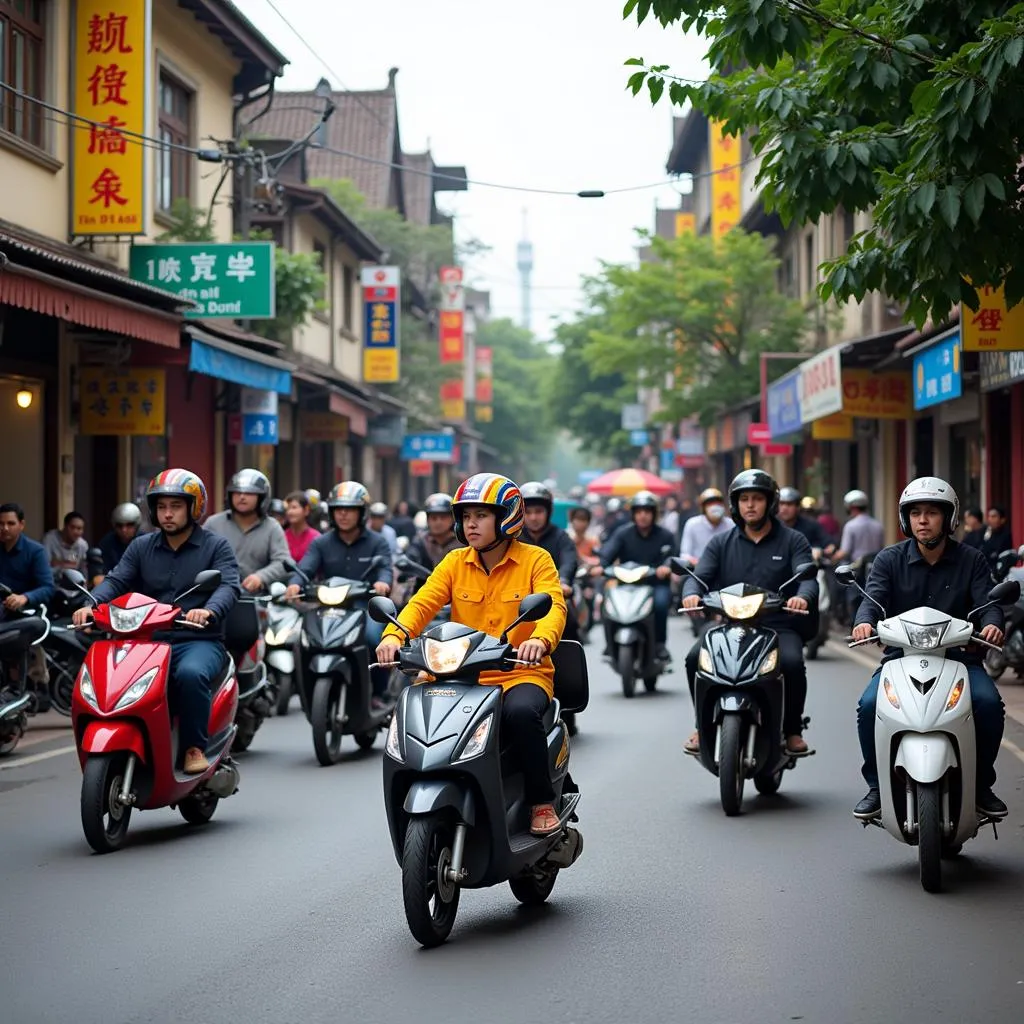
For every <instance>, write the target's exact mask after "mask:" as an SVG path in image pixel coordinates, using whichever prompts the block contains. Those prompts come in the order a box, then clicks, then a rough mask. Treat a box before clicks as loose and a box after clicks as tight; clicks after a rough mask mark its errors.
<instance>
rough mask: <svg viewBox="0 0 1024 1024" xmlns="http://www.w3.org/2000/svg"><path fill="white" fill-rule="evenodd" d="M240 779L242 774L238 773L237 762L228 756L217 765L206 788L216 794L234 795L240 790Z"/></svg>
mask: <svg viewBox="0 0 1024 1024" xmlns="http://www.w3.org/2000/svg"><path fill="white" fill-rule="evenodd" d="M240 780H241V776H240V775H239V774H238V769H237V768H236V767H235V762H234V761H232V760H231V758H228V757H226V758H225V759H224V760H223V761H221V763H220V764H219V765H217V770H216V771H215V772H214V773H213V775H211V776H210V778H209V779H207V781H206V788H207V789H209V790H210V792H211V793H213V794H214V795H215V796H219V797H225V796H232V795H234V794H235V793H237V792H238V783H239V781H240Z"/></svg>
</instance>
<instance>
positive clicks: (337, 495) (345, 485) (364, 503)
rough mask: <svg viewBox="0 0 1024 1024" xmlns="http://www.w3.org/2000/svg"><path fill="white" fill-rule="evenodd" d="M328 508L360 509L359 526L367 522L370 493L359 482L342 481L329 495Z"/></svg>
mask: <svg viewBox="0 0 1024 1024" xmlns="http://www.w3.org/2000/svg"><path fill="white" fill-rule="evenodd" d="M327 507H328V508H329V509H336V508H357V509H359V524H360V525H362V524H363V522H364V521H365V520H366V511H367V509H368V508H369V507H370V492H369V491H368V490H367V489H366V488H365V487H364V486H363V485H362V484H361V483H360V482H359V481H358V480H342V482H341V483H340V484H335V485H334V486H333V487H332V488H331V493H330V494H329V495H327Z"/></svg>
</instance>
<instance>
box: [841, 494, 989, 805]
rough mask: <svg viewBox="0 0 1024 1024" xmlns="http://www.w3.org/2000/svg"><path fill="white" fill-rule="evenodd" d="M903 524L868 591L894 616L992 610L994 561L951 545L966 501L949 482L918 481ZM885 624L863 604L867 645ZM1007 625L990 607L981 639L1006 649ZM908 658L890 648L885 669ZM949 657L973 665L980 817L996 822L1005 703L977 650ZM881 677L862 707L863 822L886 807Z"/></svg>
mask: <svg viewBox="0 0 1024 1024" xmlns="http://www.w3.org/2000/svg"><path fill="white" fill-rule="evenodd" d="M899 517H900V529H902V531H903V534H904V536H906V537H907V538H908V539H907V540H904V541H901V542H900V543H898V544H893V545H890V546H889V547H887V548H885V549H884V550H883V551H881V552H880V553H879V555H878V557H877V558H876V559H875V561H874V565H873V566H872V567H871V575H870V576H869V577H868V582H867V586H866V587H865V590H866V591H867V593H868V594H869V595H870V596H871V597H872V598H873V599H874V600H875V601H877V602H878V603H879V604H880V605H881V606H882V607H883V608H884V609H885V613H886V615H887V616H895V615H902V614H903V613H904V612H906V611H909V610H910V609H911V608H919V607H921V606H927V607H929V608H934V609H935V611H937V612H940V613H941V614H943V615H950V616H953V617H954V618H957V619H966V618H967V615H968V613H969V612H970V611H971V610H972V609H974V608H977V607H979V606H980V605H982V604H988V592H989V589H990V588H991V586H992V580H991V578H990V576H989V567H988V562H987V560H986V559H985V556H984V555H983V554H982V553H981V552H980V551H977V550H975V549H974V548H971V547H968V546H967V545H966V544H959V543H957V542H956V541H955V540H953V539H952V537H953V532H954V531H955V530H956V528H957V525H958V523H959V520H960V501H959V499H958V498H957V496H956V492H955V491H954V490H953V488H952V487H950V485H949V484H948V483H946V481H945V480H940V479H938V478H937V477H919V478H918V479H916V480H912V481H911V482H910V483H909V484H907V486H906V488H905V489H904V491H903V493H902V494H901V495H900V506H899ZM881 617H882V613H881V612H880V611H879V609H878V608H877V607H876V606H875V604H874V603H873V602H872V601H862V602H861V606H860V610H859V611H858V612H857V622H856V625H854V627H853V638H854V639H855V640H866V639H867V638H868V637H870V636H872V635H873V634H874V632H875V624H876V623H877V622H878V620H879V619H880V618H881ZM1002 625H1003V612H1002V609H1001V608H1000V607H999V605H993V606H992V607H991V608H988V609H987V610H986V611H985V612H984V613H983V614H982V615H981V617H980V621H979V622H978V628H979V629H980V631H981V637H982V639H984V640H987V641H988V642H989V643H991V644H1001V643H1002V642H1003V630H1002ZM901 655H902V651H900V650H898V649H895V648H891V647H890V648H886V650H885V655H884V657H883V658H882V663H883V664H884V663H885V662H886V661H888V660H890V659H891V658H898V657H900V656H901ZM946 657H947V658H950V659H952V660H955V661H960V662H962V663H963V664H964V665H965V666H966V668H967V678H968V680H969V682H970V687H971V705H972V706H973V708H974V724H975V730H976V732H977V737H978V776H977V780H978V781H977V786H976V793H975V799H976V802H977V806H978V810H980V811H982V812H983V813H985V814H987V815H989V816H990V817H1002V816H1003V815H1005V814H1006V804H1004V803H1003V801H1002V800H1000V799H999V797H997V796H996V795H995V794H994V793H993V792H992V786H993V785H994V784H995V781H996V769H995V763H996V755H997V754H998V753H999V744H1000V742H1001V741H1002V738H1003V702H1002V700H1000V697H999V691H998V690H997V689H996V685H995V683H994V682H992V679H991V678H990V677H989V675H988V673H987V672H986V671H985V670H984V668H982V654H981V653H980V651H979V650H978V649H977V648H976V647H968V648H957V649H955V650H951V651H949V652H947V654H946ZM881 673H882V669H881V668H879V669H878V670H877V671H876V672H875V674H874V675H873V676H872V677H871V681H870V682H869V683H868V687H867V689H866V690H865V691H864V694H863V696H862V697H861V698H860V703H859V704H858V705H857V732H858V733H859V735H860V749H861V751H862V753H863V754H864V765H863V767H862V768H861V773H862V774H863V776H864V780H865V782H867V784H868V792H867V795H866V796H865V797H864V799H863V800H861V802H860V803H859V804H857V806H856V807H855V808H854V810H853V813H854V815H855V816H856V817H858V818H860V819H862V820H867V819H869V818H874V817H876V816H877V815H878V814H879V813H880V812H881V807H882V801H881V796H880V794H879V791H878V767H877V762H876V760H875V696H876V694H877V692H878V679H879V677H880V675H881Z"/></svg>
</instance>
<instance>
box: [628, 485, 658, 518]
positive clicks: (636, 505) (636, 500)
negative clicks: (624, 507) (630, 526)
mask: <svg viewBox="0 0 1024 1024" xmlns="http://www.w3.org/2000/svg"><path fill="white" fill-rule="evenodd" d="M641 508H649V509H650V510H651V511H652V512H653V513H654V518H655V519H657V518H658V499H657V497H656V496H655V495H654V494H653V493H652V492H651V491H637V492H636V494H634V495H633V499H632V501H630V503H629V511H630V514H632V513H633V512H636V510H637V509H641Z"/></svg>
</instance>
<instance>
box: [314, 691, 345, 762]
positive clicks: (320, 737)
mask: <svg viewBox="0 0 1024 1024" xmlns="http://www.w3.org/2000/svg"><path fill="white" fill-rule="evenodd" d="M344 689H345V688H344V686H343V685H342V684H341V683H338V682H335V680H333V679H331V678H330V677H329V676H321V677H320V678H319V679H318V680H317V681H316V685H315V686H314V687H313V702H312V707H311V708H310V711H309V719H310V721H311V722H312V723H313V750H314V751H315V753H316V759H317V760H318V761H319V762H320V763H321V764H322V765H323V766H324V767H325V768H326V767H328V766H330V765H332V764H337V763H338V759H339V758H340V757H341V735H342V724H341V709H342V704H341V698H342V694H343V692H344Z"/></svg>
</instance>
